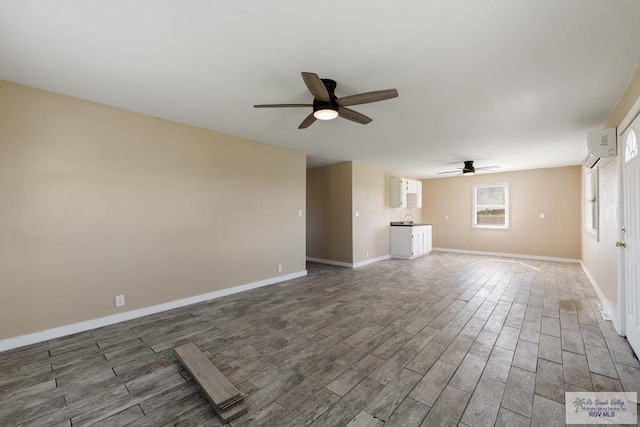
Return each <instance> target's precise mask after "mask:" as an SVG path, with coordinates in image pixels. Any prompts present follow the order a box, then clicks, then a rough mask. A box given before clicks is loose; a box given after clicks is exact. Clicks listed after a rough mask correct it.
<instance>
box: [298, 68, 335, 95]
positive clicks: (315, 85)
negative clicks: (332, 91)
mask: <svg viewBox="0 0 640 427" xmlns="http://www.w3.org/2000/svg"><path fill="white" fill-rule="evenodd" d="M302 80H304V83H305V84H306V85H307V88H309V92H311V95H313V97H314V98H315V99H317V100H318V101H322V102H329V101H331V98H330V97H329V92H328V91H327V88H326V87H325V86H324V83H322V80H321V79H320V77H318V75H317V74H315V73H306V72H304V71H303V72H302Z"/></svg>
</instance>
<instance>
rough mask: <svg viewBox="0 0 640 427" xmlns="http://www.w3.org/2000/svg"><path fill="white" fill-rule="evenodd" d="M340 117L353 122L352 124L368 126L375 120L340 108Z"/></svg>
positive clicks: (348, 109)
mask: <svg viewBox="0 0 640 427" xmlns="http://www.w3.org/2000/svg"><path fill="white" fill-rule="evenodd" d="M338 115H339V116H340V117H342V118H343V119H347V120H351V121H352V122H356V123H360V124H361V125H366V124H367V123H370V122H371V121H372V120H373V119H372V118H371V117H367V116H365V115H364V114H361V113H358V112H357V111H354V110H352V109H350V108H344V107H340V108H338Z"/></svg>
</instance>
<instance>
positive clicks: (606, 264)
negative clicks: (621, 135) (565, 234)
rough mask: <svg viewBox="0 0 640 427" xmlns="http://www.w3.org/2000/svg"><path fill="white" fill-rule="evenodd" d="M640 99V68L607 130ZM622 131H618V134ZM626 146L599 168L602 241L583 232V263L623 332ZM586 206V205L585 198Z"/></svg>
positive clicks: (622, 117) (618, 121) (619, 120)
mask: <svg viewBox="0 0 640 427" xmlns="http://www.w3.org/2000/svg"><path fill="white" fill-rule="evenodd" d="M638 99H640V69H638V70H636V73H635V75H634V77H633V79H632V80H631V82H630V84H629V86H628V87H627V89H626V91H625V93H624V94H623V95H622V97H621V98H620V100H619V101H618V104H617V105H616V107H615V109H614V110H613V112H612V113H611V116H610V117H609V120H608V121H607V123H606V124H605V125H604V126H603V127H605V128H608V127H612V126H615V127H618V126H619V125H620V123H621V122H622V120H623V119H624V118H625V116H626V115H627V114H628V113H629V112H630V111H631V109H632V107H633V105H634V103H635V102H636V101H637V100H638ZM622 130H623V129H618V131H622ZM585 138H586V136H585ZM585 144H586V139H585ZM622 146H623V145H622V141H618V153H619V154H618V156H617V157H616V158H614V159H613V161H612V162H611V163H609V164H608V165H607V166H605V167H604V168H600V169H599V179H600V182H599V187H600V188H599V190H600V236H599V237H600V238H599V240H598V239H595V238H594V236H593V235H591V234H589V233H586V232H584V231H583V232H582V234H583V237H582V262H583V264H584V267H585V268H586V270H587V271H588V272H589V274H590V275H591V277H592V278H593V280H594V281H595V282H596V285H597V287H598V289H599V291H600V294H601V297H604V300H603V303H604V304H605V306H606V308H607V310H608V311H609V312H610V314H611V315H612V318H613V322H614V325H615V327H616V329H617V330H618V332H620V316H622V315H623V313H622V310H619V309H618V255H619V251H620V249H618V248H616V246H615V242H616V241H618V240H620V239H621V235H620V228H621V227H622V224H621V223H620V219H619V217H618V209H619V206H620V205H621V200H620V173H621V162H622V160H623V156H624V155H623V154H620V153H624V151H622V150H621V147H622ZM582 203H584V198H583V200H582ZM583 230H584V227H583Z"/></svg>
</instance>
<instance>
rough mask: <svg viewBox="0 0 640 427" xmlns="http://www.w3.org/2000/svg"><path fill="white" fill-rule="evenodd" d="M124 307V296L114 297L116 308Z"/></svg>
mask: <svg viewBox="0 0 640 427" xmlns="http://www.w3.org/2000/svg"><path fill="white" fill-rule="evenodd" d="M122 306H124V295H116V308H117V307H122Z"/></svg>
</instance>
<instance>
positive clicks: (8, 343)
mask: <svg viewBox="0 0 640 427" xmlns="http://www.w3.org/2000/svg"><path fill="white" fill-rule="evenodd" d="M306 275H307V270H302V271H298V272H295V273H290V274H285V275H283V276H277V277H271V278H269V279H264V280H259V281H257V282H253V283H247V284H245V285H239V286H234V287H231V288H225V289H220V290H218V291H213V292H209V293H206V294H202V295H196V296H193V297H188V298H183V299H179V300H175V301H170V302H167V303H164V304H158V305H154V306H151V307H145V308H140V309H138V310H131V311H126V312H124V313H119V314H114V315H111V316H107V317H100V318H98V319H91V320H86V321H84V322H79V323H73V324H70V325H64V326H60V327H57V328H53V329H47V330H45V331H40V332H35V333H32V334H27V335H21V336H18V337H14V338H7V339H4V340H0V352H2V351H6V350H11V349H14V348H18V347H23V346H25V345H30V344H36V343H39V342H42V341H47V340H51V339H54V338H60V337H63V336H66V335H71V334H76V333H78V332H84V331H88V330H91V329H96V328H100V327H103V326H107V325H112V324H114V323H119V322H124V321H126V320H131V319H136V318H138V317H143V316H148V315H150V314H156V313H160V312H162V311H167V310H172V309H174V308H180V307H184V306H187V305H191V304H196V303H199V302H203V301H209V300H212V299H216V298H220V297H224V296H227V295H232V294H237V293H238V292H244V291H248V290H251V289H255V288H260V287H262V286H268V285H273V284H275V283H280V282H284V281H287V280H292V279H297V278H298V277H303V276H306Z"/></svg>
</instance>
